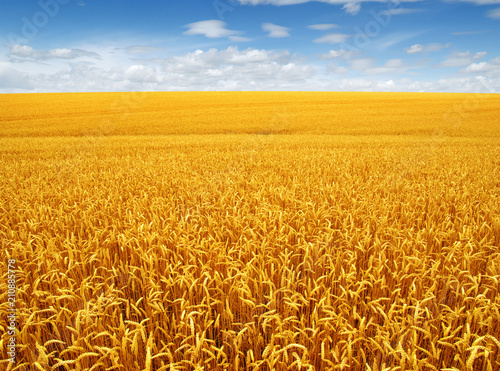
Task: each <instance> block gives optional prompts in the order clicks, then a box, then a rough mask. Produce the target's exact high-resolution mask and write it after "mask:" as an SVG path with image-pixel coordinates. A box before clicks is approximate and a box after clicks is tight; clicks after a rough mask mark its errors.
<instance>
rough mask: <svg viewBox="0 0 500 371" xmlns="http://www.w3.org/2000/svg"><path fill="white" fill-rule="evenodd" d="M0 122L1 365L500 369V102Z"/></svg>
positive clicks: (182, 100)
mask: <svg viewBox="0 0 500 371" xmlns="http://www.w3.org/2000/svg"><path fill="white" fill-rule="evenodd" d="M0 110H1V111H0V112H1V115H2V116H1V117H0V241H1V242H0V243H1V247H2V250H1V252H0V255H1V260H0V267H1V269H2V275H3V278H2V281H1V282H0V316H1V317H2V319H4V318H6V316H7V299H6V298H7V294H6V292H7V283H6V279H5V277H6V273H5V272H6V267H7V260H8V259H16V261H17V265H18V271H17V277H18V280H17V289H18V292H17V302H16V303H17V308H18V314H19V318H18V320H19V326H18V328H19V330H20V332H19V334H18V336H17V342H18V345H19V347H18V349H17V352H18V355H17V357H18V361H17V363H16V364H15V365H12V364H10V363H9V362H8V360H7V357H6V355H5V354H4V357H3V358H2V360H1V361H0V364H1V365H2V366H1V367H2V369H7V370H58V371H59V370H126V371H129V370H148V371H153V370H203V369H204V370H207V371H208V370H374V371H375V370H378V371H382V370H401V371H403V370H467V371H472V370H474V371H475V370H485V371H486V370H492V371H494V370H499V369H500V293H499V290H500V283H499V281H500V248H499V246H500V181H499V179H500V146H499V138H500V123H499V122H498V118H497V117H498V112H499V110H500V97H499V96H498V95H462V94H381V93H366V94H363V93H298V92H297V93H115V94H38V95H36V94H34V95H0ZM0 331H1V334H2V337H1V340H0V343H1V349H2V351H3V352H4V353H5V352H6V350H5V346H6V345H5V344H6V343H7V339H8V336H7V335H6V325H5V322H3V321H2V322H0Z"/></svg>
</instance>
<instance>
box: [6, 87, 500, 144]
mask: <svg viewBox="0 0 500 371" xmlns="http://www.w3.org/2000/svg"><path fill="white" fill-rule="evenodd" d="M499 107H500V94H433V93H426V94H418V93H318V92H236V93H235V92H180V93H178V92H177V93H140V92H137V93H84V94H79V93H74V94H4V95H0V112H1V116H0V137H6V136H7V137H8V136H22V137H24V136H85V135H168V134H227V133H246V134H270V133H275V134H299V133H300V134H303V133H311V134H333V135H337V134H341V135H343V134H349V135H357V134H365V135H372V134H378V135H393V134H397V135H402V134H411V135H424V136H425V135H436V134H439V135H441V134H446V135H447V136H474V137H477V136H480V137H485V136H494V137H498V136H500V129H499V127H498V116H499Z"/></svg>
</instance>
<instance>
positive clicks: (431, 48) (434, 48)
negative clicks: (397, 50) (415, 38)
mask: <svg viewBox="0 0 500 371" xmlns="http://www.w3.org/2000/svg"><path fill="white" fill-rule="evenodd" d="M450 46H451V43H448V44H439V43H433V44H427V45H422V44H415V45H412V46H410V47H409V48H406V49H404V50H405V51H406V54H417V53H431V52H439V51H441V50H443V49H445V48H449V47H450Z"/></svg>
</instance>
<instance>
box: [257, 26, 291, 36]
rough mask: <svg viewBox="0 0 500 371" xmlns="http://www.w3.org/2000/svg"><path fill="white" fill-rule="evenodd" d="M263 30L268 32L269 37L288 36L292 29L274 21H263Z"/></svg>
mask: <svg viewBox="0 0 500 371" xmlns="http://www.w3.org/2000/svg"><path fill="white" fill-rule="evenodd" d="M262 30H264V31H266V32H268V33H269V34H268V35H267V36H269V37H288V36H290V32H289V31H290V29H289V28H287V27H283V26H278V25H276V24H273V23H263V24H262Z"/></svg>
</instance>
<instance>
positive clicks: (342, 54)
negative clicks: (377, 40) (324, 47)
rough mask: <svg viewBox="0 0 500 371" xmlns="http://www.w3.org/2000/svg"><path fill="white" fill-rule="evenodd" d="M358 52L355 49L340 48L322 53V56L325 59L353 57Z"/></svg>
mask: <svg viewBox="0 0 500 371" xmlns="http://www.w3.org/2000/svg"><path fill="white" fill-rule="evenodd" d="M357 54H359V53H358V52H355V51H351V50H344V49H339V50H330V51H329V52H328V53H325V54H322V55H321V56H320V58H321V59H323V60H325V59H335V58H345V59H352V58H353V57H354V56H355V55H357Z"/></svg>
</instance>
